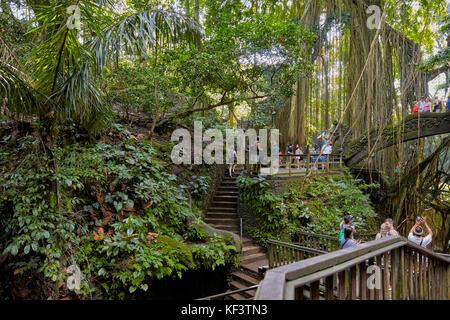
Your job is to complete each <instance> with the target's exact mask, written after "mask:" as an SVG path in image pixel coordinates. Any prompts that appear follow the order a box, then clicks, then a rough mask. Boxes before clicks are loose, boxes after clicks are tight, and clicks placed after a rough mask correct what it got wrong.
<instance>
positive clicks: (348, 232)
mask: <svg viewBox="0 0 450 320" xmlns="http://www.w3.org/2000/svg"><path fill="white" fill-rule="evenodd" d="M353 234H354V230H353V229H352V228H351V227H346V228H345V229H344V239H343V241H342V244H341V249H347V248H351V247H356V246H357V245H359V243H360V241H356V240H355V239H353Z"/></svg>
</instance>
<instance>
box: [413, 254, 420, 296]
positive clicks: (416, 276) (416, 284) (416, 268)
mask: <svg viewBox="0 0 450 320" xmlns="http://www.w3.org/2000/svg"><path fill="white" fill-rule="evenodd" d="M418 257H419V253H418V251H416V250H414V254H413V260H414V261H413V264H414V268H413V270H414V300H418V299H419V260H418Z"/></svg>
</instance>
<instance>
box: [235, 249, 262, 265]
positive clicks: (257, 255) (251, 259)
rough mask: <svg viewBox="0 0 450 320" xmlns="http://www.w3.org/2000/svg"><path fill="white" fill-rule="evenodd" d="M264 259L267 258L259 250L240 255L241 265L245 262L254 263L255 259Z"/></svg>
mask: <svg viewBox="0 0 450 320" xmlns="http://www.w3.org/2000/svg"><path fill="white" fill-rule="evenodd" d="M266 259H267V257H266V254H265V253H262V252H260V253H254V254H250V255H248V256H242V257H241V263H242V265H245V264H251V263H254V262H257V261H263V260H266Z"/></svg>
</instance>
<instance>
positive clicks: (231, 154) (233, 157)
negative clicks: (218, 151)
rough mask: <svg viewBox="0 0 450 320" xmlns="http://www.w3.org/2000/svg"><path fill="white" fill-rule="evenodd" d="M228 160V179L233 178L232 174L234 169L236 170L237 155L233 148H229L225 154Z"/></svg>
mask: <svg viewBox="0 0 450 320" xmlns="http://www.w3.org/2000/svg"><path fill="white" fill-rule="evenodd" d="M227 156H228V159H227V162H228V173H229V175H230V177H232V176H233V173H234V169H235V168H236V163H237V154H236V151H235V150H234V146H231V147H230V149H229V150H228V153H227Z"/></svg>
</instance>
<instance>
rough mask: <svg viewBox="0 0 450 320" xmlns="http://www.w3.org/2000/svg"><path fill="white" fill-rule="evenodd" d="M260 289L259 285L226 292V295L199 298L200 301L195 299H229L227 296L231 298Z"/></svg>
mask: <svg viewBox="0 0 450 320" xmlns="http://www.w3.org/2000/svg"><path fill="white" fill-rule="evenodd" d="M258 288H259V284H257V285H254V286H251V287H247V288H242V289H238V290H233V291H228V292H224V293H219V294H215V295H212V296H208V297H204V298H199V299H195V300H212V299H215V298H222V297H227V296H230V295H232V294H235V293H241V292H246V291H250V290H254V289H258Z"/></svg>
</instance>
